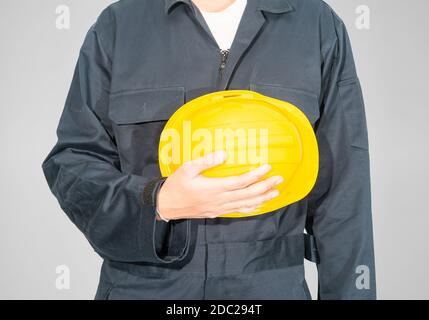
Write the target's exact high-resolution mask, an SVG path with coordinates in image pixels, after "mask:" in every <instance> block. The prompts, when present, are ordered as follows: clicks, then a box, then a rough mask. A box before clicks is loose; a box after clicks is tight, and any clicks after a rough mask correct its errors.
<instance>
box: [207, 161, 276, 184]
mask: <svg viewBox="0 0 429 320" xmlns="http://www.w3.org/2000/svg"><path fill="white" fill-rule="evenodd" d="M270 170H271V166H270V165H269V164H264V165H262V166H260V167H258V168H256V169H254V170H251V171H249V172H247V173H244V174H242V175H239V176H231V177H225V178H207V179H210V181H207V183H210V184H212V185H213V187H217V188H220V189H222V190H227V191H229V190H237V189H243V188H246V187H247V186H249V185H251V184H253V183H255V182H257V181H258V180H259V179H261V178H262V177H263V176H264V175H266V174H267V173H268V172H270Z"/></svg>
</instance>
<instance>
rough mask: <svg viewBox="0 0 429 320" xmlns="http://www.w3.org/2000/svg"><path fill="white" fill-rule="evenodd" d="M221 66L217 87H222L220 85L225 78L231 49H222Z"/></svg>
mask: <svg viewBox="0 0 429 320" xmlns="http://www.w3.org/2000/svg"><path fill="white" fill-rule="evenodd" d="M219 52H220V65H219V75H218V82H217V86H218V87H219V86H220V83H221V81H222V77H223V71H224V70H225V67H226V61H227V59H228V54H229V49H220V51H219Z"/></svg>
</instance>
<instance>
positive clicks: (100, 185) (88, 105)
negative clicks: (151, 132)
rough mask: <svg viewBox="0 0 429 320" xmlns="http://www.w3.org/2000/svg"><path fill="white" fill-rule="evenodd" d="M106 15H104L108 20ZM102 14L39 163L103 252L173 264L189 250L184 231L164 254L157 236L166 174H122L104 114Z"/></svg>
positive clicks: (106, 78) (108, 64) (107, 63)
mask: <svg viewBox="0 0 429 320" xmlns="http://www.w3.org/2000/svg"><path fill="white" fill-rule="evenodd" d="M103 19H104V20H103ZM105 20H106V17H105V15H102V16H101V17H99V19H98V20H97V23H95V24H94V25H93V26H92V27H91V28H90V30H89V31H88V33H87V35H86V37H85V40H84V43H83V45H82V47H81V50H80V54H79V58H78V61H77V65H76V68H75V71H74V75H73V79H72V83H71V86H70V90H69V93H68V96H67V99H66V102H65V106H64V109H63V112H62V115H61V119H60V122H59V125H58V129H57V136H58V141H57V143H56V145H55V146H54V147H53V149H52V151H51V152H50V153H49V155H48V156H47V158H46V159H45V160H44V162H43V164H42V168H43V172H44V174H45V177H46V180H47V182H48V185H49V187H50V189H51V191H52V193H53V194H54V195H55V197H56V198H57V200H58V202H59V204H60V206H61V208H62V209H63V211H64V212H65V213H66V214H67V215H68V217H69V218H70V219H71V220H72V221H73V223H74V224H75V225H76V226H77V227H78V228H79V230H80V231H82V232H83V234H84V235H85V237H86V238H87V239H88V241H89V243H90V244H91V246H92V247H93V248H94V250H95V251H96V252H97V253H98V254H99V255H100V256H102V257H103V258H107V259H110V260H116V261H123V262H153V263H171V262H174V261H177V260H182V259H184V258H185V256H186V255H187V253H188V248H189V232H190V226H189V223H185V224H184V223H181V224H179V225H180V227H184V228H185V230H184V232H185V234H186V237H183V244H175V246H176V247H175V248H176V250H175V253H174V254H171V251H172V250H170V254H169V255H167V254H166V253H165V250H161V248H160V246H159V245H158V242H157V241H156V239H157V238H158V233H157V230H160V231H159V232H161V231H163V232H164V234H165V230H166V228H167V227H166V226H167V225H168V227H169V228H170V227H172V225H174V224H175V221H171V222H169V223H168V224H167V223H165V222H164V221H158V220H157V219H156V209H155V206H156V203H155V202H156V193H157V192H158V189H159V186H160V185H161V183H162V181H163V180H162V179H157V180H150V181H149V180H148V179H147V178H145V177H143V176H139V175H133V174H125V173H123V172H121V169H120V159H119V155H118V150H117V147H116V145H115V140H114V137H113V135H112V133H111V129H110V127H109V122H108V121H107V120H106V118H107V117H106V114H107V112H106V110H107V107H108V101H109V98H108V97H109V90H110V75H111V69H112V60H111V55H110V54H109V53H108V52H107V50H106V48H105V47H109V46H105V47H104V46H103V45H104V43H103V41H102V40H104V39H105V38H104V37H105V36H104V35H103V37H102V33H101V32H100V30H99V29H101V26H102V24H103V23H104V24H109V21H107V22H105Z"/></svg>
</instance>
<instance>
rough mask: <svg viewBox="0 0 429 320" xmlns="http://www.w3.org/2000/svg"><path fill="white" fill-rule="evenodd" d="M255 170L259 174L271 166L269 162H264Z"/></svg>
mask: <svg viewBox="0 0 429 320" xmlns="http://www.w3.org/2000/svg"><path fill="white" fill-rule="evenodd" d="M257 170H258V173H259V174H265V173H267V172H268V171H270V170H271V166H270V165H269V164H264V165H262V166H260V167H259V168H258V169H257Z"/></svg>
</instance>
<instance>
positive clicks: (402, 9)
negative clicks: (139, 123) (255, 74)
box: [0, 0, 429, 299]
mask: <svg viewBox="0 0 429 320" xmlns="http://www.w3.org/2000/svg"><path fill="white" fill-rule="evenodd" d="M111 2H112V1H107V0H97V1H95V0H93V1H87V0H73V1H72V0H68V1H63V0H62V1H61V2H60V1H55V0H43V1H30V0H13V1H12V0H9V1H6V0H3V1H1V2H0V34H1V42H2V45H1V53H0V57H1V59H0V70H1V72H0V117H1V119H2V124H1V127H0V132H1V134H0V142H1V151H2V152H1V155H2V156H1V158H0V170H1V175H0V177H1V179H0V194H1V196H0V197H1V198H0V199H1V201H0V211H1V215H0V257H1V258H0V298H3V299H92V298H93V297H94V295H95V291H96V286H97V283H98V277H99V269H100V264H101V259H100V258H99V257H98V256H97V254H96V253H95V252H94V251H93V249H92V248H91V247H90V245H89V244H88V242H87V241H86V239H85V238H84V236H83V235H82V234H81V233H80V232H79V231H78V230H77V228H76V227H75V226H74V225H73V224H72V223H71V222H70V221H69V219H68V218H67V216H66V215H65V214H64V213H63V212H62V211H61V209H60V207H59V205H58V203H57V201H56V199H55V198H54V197H53V196H52V195H51V193H50V191H49V188H48V186H47V184H46V181H45V179H44V176H43V173H42V169H41V163H42V161H43V160H44V158H45V157H46V155H47V154H48V152H49V151H50V149H51V148H52V146H53V144H54V143H55V141H56V136H55V130H56V127H57V124H58V120H59V117H60V114H61V111H62V108H63V106H64V101H65V98H66V95H67V92H68V89H69V85H70V82H71V78H72V72H73V69H74V66H75V63H76V59H77V56H78V53H79V48H80V46H81V44H82V41H83V38H84V36H85V34H86V32H87V30H88V28H89V27H90V26H91V24H92V23H94V22H95V19H96V18H97V16H98V15H99V13H100V12H101V10H102V9H103V8H105V7H106V6H107V5H109V4H110V3H111ZM327 2H328V3H329V4H330V5H331V6H332V7H333V8H334V9H335V10H336V12H337V13H338V14H339V15H340V16H341V17H342V19H343V20H344V22H345V23H346V25H347V27H348V31H349V34H350V38H351V40H352V45H353V50H354V54H355V60H356V65H357V69H358V75H359V77H360V79H361V82H362V89H363V92H364V97H365V102H366V114H367V121H368V131H369V139H370V140H369V143H370V155H371V173H372V198H373V202H372V206H373V221H374V232H375V253H376V267H377V284H378V297H379V298H380V299H427V298H429V277H427V270H429V241H428V240H429V236H428V235H427V233H428V229H429V215H428V210H427V203H428V202H427V201H429V193H428V179H429V172H428V170H427V168H428V163H429V152H428V142H427V138H428V137H429V126H428V125H427V121H428V119H429V105H428V98H427V94H428V92H429V88H428V83H429V81H428V75H429V63H428V60H427V59H428V57H429V41H428V31H429V20H428V19H427V13H428V12H429V1H427V0H409V1H402V0H363V1H362V0H347V1H344V0H329V1H327ZM61 5H65V6H67V7H68V8H69V9H70V29H58V28H57V24H56V23H57V21H56V20H57V17H58V14H57V13H56V10H57V8H58V7H59V6H61ZM361 5H365V6H367V8H369V9H370V28H369V29H360V28H358V27H357V25H356V21H357V20H358V22H361V21H360V19H359V15H360V14H359V13H358V12H361V11H359V6H361ZM357 9H358V10H357ZM59 10H60V11H58V12H62V11H61V7H60V8H59ZM59 266H66V267H67V270H69V272H70V287H69V289H67V288H65V289H62V290H61V286H60V287H58V286H57V284H58V283H57V277H58V276H59V274H57V272H60V274H63V269H61V267H59ZM306 273H307V279H308V283H309V286H310V289H311V292H312V295H313V298H314V297H316V289H317V274H316V268H315V266H314V265H312V264H310V263H308V264H307V263H306Z"/></svg>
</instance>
